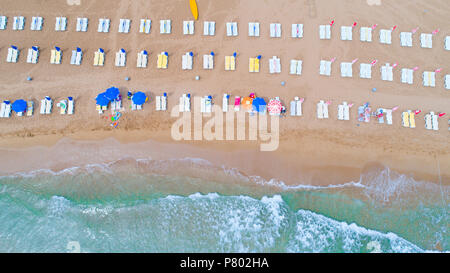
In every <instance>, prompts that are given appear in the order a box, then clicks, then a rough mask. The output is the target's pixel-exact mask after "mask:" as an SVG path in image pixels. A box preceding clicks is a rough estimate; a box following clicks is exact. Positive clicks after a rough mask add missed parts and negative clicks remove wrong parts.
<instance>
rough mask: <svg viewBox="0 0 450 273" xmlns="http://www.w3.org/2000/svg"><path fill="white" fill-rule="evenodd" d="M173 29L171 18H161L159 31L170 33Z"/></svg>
mask: <svg viewBox="0 0 450 273" xmlns="http://www.w3.org/2000/svg"><path fill="white" fill-rule="evenodd" d="M171 31H172V28H171V21H170V20H159V33H161V34H170V32H171Z"/></svg>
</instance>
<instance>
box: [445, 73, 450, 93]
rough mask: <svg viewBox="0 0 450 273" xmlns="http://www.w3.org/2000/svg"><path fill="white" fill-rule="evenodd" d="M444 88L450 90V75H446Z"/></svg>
mask: <svg viewBox="0 0 450 273" xmlns="http://www.w3.org/2000/svg"><path fill="white" fill-rule="evenodd" d="M444 87H445V89H447V90H450V75H445V79H444Z"/></svg>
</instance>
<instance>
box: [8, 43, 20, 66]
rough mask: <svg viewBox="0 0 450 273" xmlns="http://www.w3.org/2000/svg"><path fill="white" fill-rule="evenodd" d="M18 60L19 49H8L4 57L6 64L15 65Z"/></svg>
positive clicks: (12, 47) (13, 47)
mask: <svg viewBox="0 0 450 273" xmlns="http://www.w3.org/2000/svg"><path fill="white" fill-rule="evenodd" d="M18 59H19V49H17V47H15V46H11V47H9V48H8V55H7V56H6V62H8V63H17V60H18Z"/></svg>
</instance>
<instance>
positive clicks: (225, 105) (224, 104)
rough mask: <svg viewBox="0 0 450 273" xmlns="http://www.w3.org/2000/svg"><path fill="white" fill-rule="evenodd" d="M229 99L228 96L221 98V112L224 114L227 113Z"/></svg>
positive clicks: (224, 95)
mask: <svg viewBox="0 0 450 273" xmlns="http://www.w3.org/2000/svg"><path fill="white" fill-rule="evenodd" d="M229 99H230V95H228V94H223V98H222V111H223V112H224V113H226V112H228V101H229Z"/></svg>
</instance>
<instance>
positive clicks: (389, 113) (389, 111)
mask: <svg viewBox="0 0 450 273" xmlns="http://www.w3.org/2000/svg"><path fill="white" fill-rule="evenodd" d="M383 110H384V113H386V123H387V124H388V125H392V109H383Z"/></svg>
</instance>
